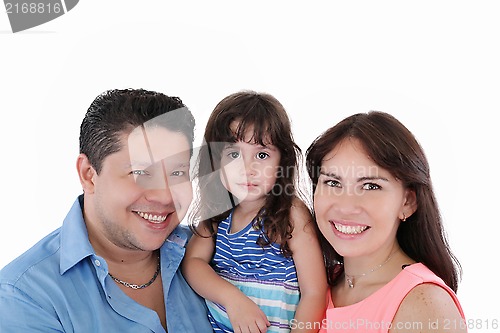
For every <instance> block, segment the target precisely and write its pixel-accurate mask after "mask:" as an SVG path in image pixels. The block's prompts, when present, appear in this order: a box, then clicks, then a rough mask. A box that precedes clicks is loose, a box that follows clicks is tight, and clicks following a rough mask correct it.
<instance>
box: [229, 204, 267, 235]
mask: <svg viewBox="0 0 500 333" xmlns="http://www.w3.org/2000/svg"><path fill="white" fill-rule="evenodd" d="M261 209H262V204H255V203H254V202H252V203H243V204H241V203H240V204H239V205H238V206H236V208H235V209H234V211H233V218H232V223H231V232H232V233H234V232H238V231H239V230H241V229H243V228H245V227H246V226H247V225H248V224H249V223H250V222H252V221H253V219H254V218H255V216H257V214H258V213H259V211H260V210H261Z"/></svg>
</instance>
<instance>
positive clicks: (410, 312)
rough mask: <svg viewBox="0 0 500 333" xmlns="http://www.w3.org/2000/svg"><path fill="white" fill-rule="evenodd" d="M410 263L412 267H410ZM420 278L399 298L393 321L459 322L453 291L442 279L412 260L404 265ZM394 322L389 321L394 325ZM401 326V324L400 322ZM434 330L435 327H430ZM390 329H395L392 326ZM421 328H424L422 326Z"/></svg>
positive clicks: (460, 309) (460, 314) (424, 322)
mask: <svg viewBox="0 0 500 333" xmlns="http://www.w3.org/2000/svg"><path fill="white" fill-rule="evenodd" d="M412 266H413V267H412ZM405 270H406V271H407V272H408V273H411V274H413V275H414V276H416V277H418V278H419V279H421V283H418V284H417V285H415V286H414V287H413V288H411V290H410V291H409V292H408V293H407V294H406V295H405V297H404V298H403V300H402V302H401V305H400V306H399V309H398V311H397V312H396V315H395V317H394V321H393V322H394V323H396V324H397V323H401V324H404V323H409V322H410V321H411V322H414V323H415V324H418V323H421V324H422V325H423V326H424V328H427V327H428V323H430V322H432V323H439V328H443V327H442V326H441V325H443V324H445V323H446V322H448V323H450V322H451V323H453V322H456V323H460V322H461V321H462V320H463V318H464V314H463V311H462V308H461V306H460V303H459V302H458V299H457V297H456V295H455V293H454V292H453V291H452V290H451V289H450V288H449V287H447V286H446V284H445V283H444V282H442V280H441V279H440V278H439V277H438V276H436V275H435V274H434V273H433V272H432V271H431V270H430V269H428V268H427V267H426V266H425V265H423V264H414V265H411V266H409V267H407V268H406V269H405ZM397 326H398V325H393V327H397ZM400 326H404V325H400ZM432 329H433V330H434V331H436V329H437V327H436V328H432ZM391 332H397V331H395V330H392V331H391ZM423 332H427V331H426V330H424V331H423Z"/></svg>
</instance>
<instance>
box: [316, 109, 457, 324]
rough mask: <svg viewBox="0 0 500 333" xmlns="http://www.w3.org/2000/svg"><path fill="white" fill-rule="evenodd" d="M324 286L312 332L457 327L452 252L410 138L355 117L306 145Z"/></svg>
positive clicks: (381, 117) (399, 128)
mask: <svg viewBox="0 0 500 333" xmlns="http://www.w3.org/2000/svg"><path fill="white" fill-rule="evenodd" d="M306 156H307V169H308V172H309V175H310V177H311V179H312V182H313V187H314V211H315V215H316V221H317V224H318V227H319V229H320V231H321V233H322V246H323V249H324V253H325V258H326V263H327V273H328V279H329V284H330V286H331V290H330V292H329V293H328V297H327V298H328V300H329V305H328V310H327V314H326V319H325V321H324V322H323V330H322V332H358V331H362V332H416V331H418V332H445V331H446V332H462V331H466V323H465V321H464V314H463V311H462V309H461V306H460V303H459V301H458V299H457V297H456V295H455V292H456V290H457V284H458V276H459V271H460V265H459V264H458V262H457V260H456V259H455V257H454V256H453V255H452V253H451V251H450V248H449V246H448V243H447V241H446V238H445V236H444V231H443V226H442V224H441V218H440V214H439V210H438V206H437V203H436V199H435V196H434V193H433V190H432V184H431V179H430V174H429V165H428V163H427V159H426V157H425V155H424V152H423V150H422V148H421V147H420V145H419V144H418V142H417V140H416V139H415V138H414V136H413V135H412V134H411V133H410V131H409V130H408V129H407V128H406V127H404V126H403V125H402V124H401V123H400V122H399V121H398V120H396V119H395V118H394V117H392V116H391V115H389V114H386V113H382V112H370V113H368V114H357V115H353V116H351V117H348V118H346V119H344V120H343V121H341V122H340V123H339V124H337V125H336V126H334V127H332V128H330V129H328V130H327V131H326V132H325V133H324V134H322V135H321V136H320V137H318V138H317V139H316V140H315V141H314V142H313V143H312V145H311V146H310V147H309V149H308V150H307V154H306Z"/></svg>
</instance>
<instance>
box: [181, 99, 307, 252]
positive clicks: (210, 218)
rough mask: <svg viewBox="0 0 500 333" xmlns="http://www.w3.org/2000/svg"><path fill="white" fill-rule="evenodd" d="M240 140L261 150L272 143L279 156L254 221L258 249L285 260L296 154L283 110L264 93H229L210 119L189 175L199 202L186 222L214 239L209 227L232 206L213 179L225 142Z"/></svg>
mask: <svg viewBox="0 0 500 333" xmlns="http://www.w3.org/2000/svg"><path fill="white" fill-rule="evenodd" d="M234 121H237V124H238V126H237V128H236V130H234V129H233V130H231V128H230V125H231V124H232V123H233V122H234ZM250 130H251V131H253V132H249V131H250ZM249 134H251V135H249ZM249 136H250V139H248V137H249ZM245 139H246V140H247V142H250V143H257V144H260V145H263V146H265V145H269V144H272V145H274V146H276V147H277V148H278V149H279V151H280V153H281V160H280V168H279V171H278V174H277V178H276V183H275V184H274V187H273V189H272V190H271V191H270V192H269V193H268V195H267V196H266V201H265V204H264V207H262V209H261V211H260V213H259V216H257V217H256V218H257V219H258V220H260V221H262V223H263V229H264V231H265V233H266V239H263V240H262V241H261V244H260V245H262V246H264V245H267V244H270V243H274V242H277V243H279V244H280V245H281V250H282V252H283V254H284V255H286V256H290V255H291V254H292V253H291V250H290V248H289V246H288V240H289V239H290V238H291V235H292V231H293V224H292V223H291V221H290V209H291V207H292V202H293V200H294V198H295V197H296V196H297V192H298V191H297V188H296V181H297V175H298V170H297V168H298V165H299V160H298V159H299V158H300V157H301V156H302V155H301V150H300V148H299V147H298V146H297V144H296V143H295V142H294V139H293V136H292V131H291V123H290V120H289V118H288V115H287V113H286V111H285V108H284V107H283V105H282V104H281V103H280V102H279V101H278V100H277V99H276V98H274V97H273V96H271V95H269V94H265V93H257V92H254V91H242V92H237V93H234V94H231V95H229V96H227V97H226V98H224V99H223V100H222V101H220V102H219V103H218V104H217V105H216V107H215V109H214V110H213V112H212V114H211V115H210V118H209V119H208V122H207V126H206V129H205V134H204V145H203V146H202V148H201V149H200V154H199V158H198V161H197V170H196V171H195V176H196V179H197V181H198V189H199V191H198V196H199V197H198V198H196V200H195V206H194V210H193V211H192V214H191V218H190V227H191V230H193V232H195V233H197V234H199V233H198V232H197V231H196V228H195V225H196V224H197V223H196V222H197V221H201V222H202V223H204V225H205V226H206V227H207V228H208V230H209V231H210V232H211V234H212V236H214V235H215V233H216V231H215V230H214V227H213V225H214V224H218V223H219V222H220V221H222V220H223V219H225V218H226V217H227V216H228V215H229V213H230V212H231V210H232V209H233V208H234V207H235V206H236V205H237V203H236V199H235V198H234V197H233V195H232V194H231V193H230V192H228V191H227V190H226V189H225V188H224V186H223V185H222V182H221V180H220V177H219V170H220V168H221V153H222V150H223V149H224V147H225V146H226V144H227V143H233V142H237V141H245ZM248 140H250V141H248Z"/></svg>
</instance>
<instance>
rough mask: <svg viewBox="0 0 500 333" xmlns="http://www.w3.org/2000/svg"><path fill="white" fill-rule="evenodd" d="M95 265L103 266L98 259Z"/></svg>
mask: <svg viewBox="0 0 500 333" xmlns="http://www.w3.org/2000/svg"><path fill="white" fill-rule="evenodd" d="M94 263H95V265H96V266H97V267H99V266H101V262H100V261H99V260H98V259H96V260H95V261H94Z"/></svg>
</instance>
